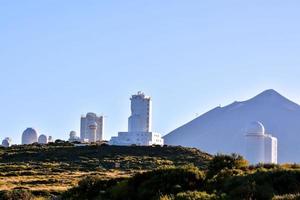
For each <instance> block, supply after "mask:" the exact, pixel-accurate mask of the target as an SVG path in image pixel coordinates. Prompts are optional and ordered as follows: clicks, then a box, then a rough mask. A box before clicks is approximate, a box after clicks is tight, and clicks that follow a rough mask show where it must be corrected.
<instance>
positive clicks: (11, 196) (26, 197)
mask: <svg viewBox="0 0 300 200" xmlns="http://www.w3.org/2000/svg"><path fill="white" fill-rule="evenodd" d="M20 199H22V200H33V199H34V196H33V195H32V194H31V192H30V191H29V190H18V189H17V190H12V191H1V192H0V200H20Z"/></svg>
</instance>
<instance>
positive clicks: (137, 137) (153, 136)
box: [110, 92, 164, 146]
mask: <svg viewBox="0 0 300 200" xmlns="http://www.w3.org/2000/svg"><path fill="white" fill-rule="evenodd" d="M130 100H131V116H130V117H129V119H128V132H119V133H118V136H117V137H112V138H111V140H110V144H111V145H124V146H126V145H132V144H134V145H140V146H149V145H163V144H164V140H163V139H162V137H161V134H159V133H154V132H152V100H151V98H150V97H148V96H145V94H144V93H142V92H138V93H137V94H136V95H133V96H132V97H131V99H130Z"/></svg>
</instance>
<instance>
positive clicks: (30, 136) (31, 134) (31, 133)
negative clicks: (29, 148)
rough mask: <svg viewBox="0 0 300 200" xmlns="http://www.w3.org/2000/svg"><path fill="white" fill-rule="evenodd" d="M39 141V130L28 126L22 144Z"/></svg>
mask: <svg viewBox="0 0 300 200" xmlns="http://www.w3.org/2000/svg"><path fill="white" fill-rule="evenodd" d="M37 141H38V134H37V131H36V130H35V129H33V128H27V129H26V130H25V131H24V132H23V134H22V144H33V143H35V142H37Z"/></svg>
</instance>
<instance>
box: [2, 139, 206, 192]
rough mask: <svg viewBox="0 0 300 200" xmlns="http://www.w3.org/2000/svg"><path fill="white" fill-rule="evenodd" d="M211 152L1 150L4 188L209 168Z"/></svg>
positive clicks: (39, 188) (51, 187) (58, 147)
mask: <svg viewBox="0 0 300 200" xmlns="http://www.w3.org/2000/svg"><path fill="white" fill-rule="evenodd" d="M210 159H211V156H210V155H209V154H206V153H203V152H201V151H199V150H197V149H192V148H183V147H167V146H165V147H138V146H132V147H120V146H106V145H105V146H100V145H92V146H83V147H75V146H73V145H72V144H70V143H64V144H49V145H29V146H13V147H10V148H7V149H5V148H1V149H0V190H6V189H7V190H10V189H14V188H20V187H21V188H28V189H30V190H33V191H36V192H50V193H59V192H62V191H65V190H66V189H68V188H70V187H73V186H75V185H76V184H77V182H78V181H79V180H80V179H82V178H83V177H86V176H88V175H97V176H100V177H102V178H103V179H107V178H111V177H115V178H117V177H130V176H132V175H134V174H136V173H137V172H142V171H148V170H153V169H157V168H160V167H175V166H182V165H188V164H193V165H195V166H198V167H200V168H206V166H207V162H208V161H209V160H210Z"/></svg>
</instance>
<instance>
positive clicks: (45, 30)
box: [0, 0, 300, 143]
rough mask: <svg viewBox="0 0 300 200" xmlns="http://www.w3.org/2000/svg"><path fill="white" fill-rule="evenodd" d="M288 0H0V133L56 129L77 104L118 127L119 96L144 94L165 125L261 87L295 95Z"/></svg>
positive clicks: (298, 46) (299, 44)
mask: <svg viewBox="0 0 300 200" xmlns="http://www.w3.org/2000/svg"><path fill="white" fill-rule="evenodd" d="M299 8H300V2H299V1H297V0H294V1H290V0H287V1H282V0H272V1H271V0H264V1H262V0H251V1H240V0H236V1H232V0H226V1H215V0H212V1H199V0H187V1H183V0H180V1H179V0H178V1H177V0H163V1H162V0H135V1H134V0H126V1H124V0H119V1H99V0H93V1H92V0H87V1H75V0H72V1H71V0H69V1H68V0H64V1H61V0H43V1H38V0H35V1H33V0H26V1H24V0H16V1H5V0H3V1H0V69H1V70H0V91H1V95H0V112H1V116H0V122H1V123H0V139H2V138H4V137H6V136H10V137H12V138H13V142H14V143H19V142H20V141H21V133H22V131H23V130H24V129H25V128H26V127H35V128H36V129H37V130H39V132H40V133H45V134H47V135H52V136H54V138H62V139H67V138H68V133H69V131H70V130H76V131H78V132H79V120H80V116H81V114H84V113H86V112H90V111H93V112H96V113H99V114H101V113H104V114H105V115H106V116H107V118H106V120H107V122H106V132H105V138H106V139H108V138H110V136H112V135H116V134H117V132H118V131H125V130H127V117H128V116H129V114H130V109H129V105H130V102H129V97H130V95H131V94H133V93H135V92H137V91H139V90H142V91H144V92H145V93H146V94H148V95H150V96H152V98H153V106H154V108H153V112H154V130H156V131H158V132H161V133H162V134H166V133H168V132H169V131H171V130H173V129H175V128H177V127H178V126H180V125H182V124H184V123H185V122H188V121H189V120H191V119H193V118H194V117H195V115H196V113H199V114H202V113H204V112H206V111H208V110H210V109H212V108H214V107H216V106H218V105H219V104H222V105H226V104H229V103H231V102H233V101H235V100H245V99H247V98H250V97H252V96H254V95H255V94H257V93H259V92H261V91H263V90H265V89H269V88H274V89H276V90H277V91H279V92H280V93H282V94H283V95H285V96H287V97H289V98H291V99H292V100H294V101H296V102H297V103H300V26H299V20H300V12H299Z"/></svg>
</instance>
